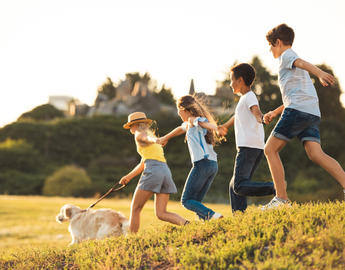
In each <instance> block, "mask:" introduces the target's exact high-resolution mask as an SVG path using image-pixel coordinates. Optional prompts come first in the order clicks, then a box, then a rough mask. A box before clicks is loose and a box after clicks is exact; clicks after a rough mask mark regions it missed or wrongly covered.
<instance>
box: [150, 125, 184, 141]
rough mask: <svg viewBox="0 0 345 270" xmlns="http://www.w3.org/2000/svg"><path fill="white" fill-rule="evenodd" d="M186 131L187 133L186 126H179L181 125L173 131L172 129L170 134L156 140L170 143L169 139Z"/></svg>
mask: <svg viewBox="0 0 345 270" xmlns="http://www.w3.org/2000/svg"><path fill="white" fill-rule="evenodd" d="M184 133H186V131H185V130H184V128H183V127H181V126H179V127H177V128H175V129H173V130H172V131H170V132H169V133H168V134H166V135H164V136H163V137H160V138H158V139H157V141H156V142H157V143H159V144H161V145H163V146H164V145H166V144H167V143H168V141H169V140H170V139H171V138H174V137H176V136H180V135H182V134H184Z"/></svg>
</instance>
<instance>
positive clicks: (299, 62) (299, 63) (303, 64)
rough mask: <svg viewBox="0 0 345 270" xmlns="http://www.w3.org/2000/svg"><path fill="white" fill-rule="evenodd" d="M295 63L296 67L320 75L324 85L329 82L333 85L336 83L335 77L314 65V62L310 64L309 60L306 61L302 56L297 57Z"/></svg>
mask: <svg viewBox="0 0 345 270" xmlns="http://www.w3.org/2000/svg"><path fill="white" fill-rule="evenodd" d="M293 65H294V66H295V67H298V68H301V69H304V70H306V71H308V72H309V73H312V74H313V75H315V76H316V77H318V78H319V80H320V82H321V84H322V85H323V86H328V85H329V84H330V85H333V84H334V83H335V78H334V77H333V76H332V75H331V74H329V73H327V72H325V71H323V70H321V69H320V68H318V67H317V66H314V65H313V64H310V63H309V62H307V61H304V60H303V59H301V58H298V59H296V61H295V62H294V63H293Z"/></svg>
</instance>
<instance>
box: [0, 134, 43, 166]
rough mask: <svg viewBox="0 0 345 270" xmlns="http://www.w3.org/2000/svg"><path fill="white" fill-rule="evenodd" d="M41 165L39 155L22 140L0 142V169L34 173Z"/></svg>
mask: <svg viewBox="0 0 345 270" xmlns="http://www.w3.org/2000/svg"><path fill="white" fill-rule="evenodd" d="M38 164H41V155H40V153H39V152H38V151H37V150H36V149H34V147H33V146H32V145H31V144H29V143H27V142H26V141H25V140H23V139H19V140H12V139H6V140H5V141H4V142H0V169H1V170H2V171H6V170H16V171H22V172H35V171H37V169H38V168H39V166H38Z"/></svg>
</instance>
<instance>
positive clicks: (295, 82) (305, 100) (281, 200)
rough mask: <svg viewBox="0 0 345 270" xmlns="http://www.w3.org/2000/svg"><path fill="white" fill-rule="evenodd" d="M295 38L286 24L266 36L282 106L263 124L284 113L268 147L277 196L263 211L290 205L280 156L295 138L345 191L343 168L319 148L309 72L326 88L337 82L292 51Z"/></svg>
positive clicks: (316, 107)
mask: <svg viewBox="0 0 345 270" xmlns="http://www.w3.org/2000/svg"><path fill="white" fill-rule="evenodd" d="M294 37H295V34H294V31H293V29H292V28H290V27H289V26H287V25H286V24H281V25H278V26H277V27H275V28H273V29H272V30H270V31H269V32H268V33H267V35H266V38H267V41H268V42H269V45H270V50H271V52H272V55H273V57H274V58H279V75H278V80H279V85H280V91H281V94H282V99H283V105H281V106H280V107H278V108H276V109H275V110H274V111H270V112H268V113H267V114H265V116H264V121H265V123H266V124H268V123H270V122H271V121H272V120H273V118H275V117H277V116H278V115H279V114H281V113H282V115H281V117H280V119H279V121H278V123H277V125H276V126H275V128H274V130H273V132H272V134H271V136H270V137H269V138H268V140H267V143H266V146H265V155H266V157H267V161H268V165H269V168H270V171H271V174H272V178H273V181H274V185H275V189H276V196H275V197H274V198H273V199H272V200H271V202H270V203H268V204H267V205H265V206H264V207H263V208H262V209H263V210H265V209H270V208H275V207H278V206H280V205H284V204H290V202H289V199H288V195H287V192H286V184H285V173H284V167H283V164H282V162H281V160H280V157H279V152H280V151H281V150H282V149H283V148H284V146H285V145H286V144H287V142H288V141H290V140H291V139H292V138H293V137H297V138H298V139H299V140H300V141H301V142H302V143H303V146H304V149H305V151H306V153H307V155H308V157H309V158H310V159H311V160H312V161H313V162H315V163H317V164H318V165H320V166H321V167H322V168H324V169H325V170H326V171H327V172H328V173H329V174H331V175H332V176H333V177H334V178H335V179H336V180H337V181H338V182H339V184H341V185H342V187H343V188H344V189H345V172H344V170H343V168H342V167H341V166H340V164H339V163H338V162H337V161H336V160H335V159H333V158H332V157H330V156H328V155H327V154H326V153H324V152H323V150H322V148H321V145H320V130H319V125H320V117H321V114H320V109H319V100H318V96H317V93H316V90H315V87H314V85H313V82H312V80H311V79H310V76H309V73H308V72H310V73H312V74H314V75H315V76H317V77H318V78H319V80H320V82H321V84H322V85H323V86H327V85H328V84H334V82H335V79H334V77H333V76H332V75H331V74H328V73H326V72H324V71H322V70H321V69H319V68H318V67H316V66H314V65H312V64H310V63H308V62H306V61H304V60H302V59H301V58H299V57H298V56H297V54H296V53H295V52H294V51H293V50H292V49H291V47H292V43H293V40H294Z"/></svg>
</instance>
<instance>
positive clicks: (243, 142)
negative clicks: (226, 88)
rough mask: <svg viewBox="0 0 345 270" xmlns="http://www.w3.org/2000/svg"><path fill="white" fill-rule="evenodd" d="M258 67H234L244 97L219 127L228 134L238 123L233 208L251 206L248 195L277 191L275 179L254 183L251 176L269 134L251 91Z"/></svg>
mask: <svg viewBox="0 0 345 270" xmlns="http://www.w3.org/2000/svg"><path fill="white" fill-rule="evenodd" d="M254 79H255V70H254V68H253V67H252V66H251V65H249V64H245V63H243V64H239V65H236V66H234V67H232V68H231V87H232V89H233V91H234V94H237V95H239V96H241V97H240V100H239V102H238V104H237V106H236V110H235V115H234V116H233V117H231V118H230V119H229V120H228V121H227V122H226V123H224V124H223V125H220V126H219V127H218V130H219V134H220V135H226V133H227V132H228V128H229V127H230V126H232V125H234V126H235V141H236V146H237V155H236V160H235V166H234V173H233V177H232V179H231V181H230V185H229V193H230V203H231V207H232V211H237V210H240V211H244V210H246V208H247V198H246V196H266V195H271V194H275V191H274V185H273V183H272V182H252V181H251V178H252V176H253V173H254V171H255V169H256V168H257V166H258V165H259V162H260V160H261V158H262V156H263V154H264V150H263V149H264V145H265V142H264V140H265V134H264V128H263V126H262V113H261V111H260V108H259V102H258V100H257V98H256V95H255V94H254V92H253V91H252V90H251V85H252V83H253V81H254Z"/></svg>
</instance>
